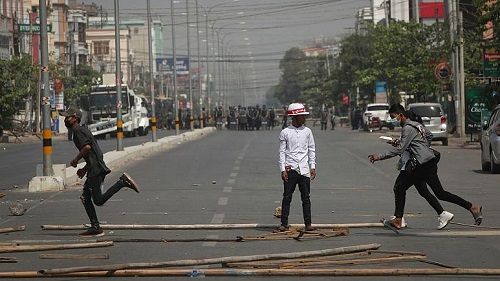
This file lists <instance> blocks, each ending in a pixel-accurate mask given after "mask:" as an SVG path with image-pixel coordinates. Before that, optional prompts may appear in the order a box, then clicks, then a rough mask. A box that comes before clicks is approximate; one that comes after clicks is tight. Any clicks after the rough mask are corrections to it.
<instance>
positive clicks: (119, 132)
mask: <svg viewBox="0 0 500 281" xmlns="http://www.w3.org/2000/svg"><path fill="white" fill-rule="evenodd" d="M119 3H120V2H119V0H115V55H116V73H115V80H116V151H123V117H122V77H121V76H122V70H121V63H122V61H121V48H120V4H119Z"/></svg>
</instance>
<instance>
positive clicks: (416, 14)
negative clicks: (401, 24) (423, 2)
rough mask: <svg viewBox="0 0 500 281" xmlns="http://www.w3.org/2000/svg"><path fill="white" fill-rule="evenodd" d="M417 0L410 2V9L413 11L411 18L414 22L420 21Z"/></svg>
mask: <svg viewBox="0 0 500 281" xmlns="http://www.w3.org/2000/svg"><path fill="white" fill-rule="evenodd" d="M419 3H420V1H419V0H413V2H412V11H413V20H414V21H415V22H416V23H419V22H420V7H419Z"/></svg>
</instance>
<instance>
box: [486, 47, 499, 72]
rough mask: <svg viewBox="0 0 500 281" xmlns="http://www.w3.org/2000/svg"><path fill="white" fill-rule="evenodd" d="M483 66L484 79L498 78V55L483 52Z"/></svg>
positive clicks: (496, 53)
mask: <svg viewBox="0 0 500 281" xmlns="http://www.w3.org/2000/svg"><path fill="white" fill-rule="evenodd" d="M483 66H484V76H485V77H500V53H499V52H491V53H489V52H485V53H484V58H483Z"/></svg>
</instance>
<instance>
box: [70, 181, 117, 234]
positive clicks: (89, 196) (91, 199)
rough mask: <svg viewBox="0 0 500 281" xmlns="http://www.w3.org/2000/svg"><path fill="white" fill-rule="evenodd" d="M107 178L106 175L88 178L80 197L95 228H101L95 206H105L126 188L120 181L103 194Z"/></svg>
mask: <svg viewBox="0 0 500 281" xmlns="http://www.w3.org/2000/svg"><path fill="white" fill-rule="evenodd" d="M105 177H106V176H104V175H100V176H95V177H89V178H87V180H86V181H85V184H84V186H83V194H82V196H81V197H80V199H81V200H82V203H83V206H84V207H85V212H87V216H88V217H89V219H90V224H91V225H92V226H93V227H99V220H98V219H97V213H96V211H95V207H94V204H96V205H97V206H102V205H104V203H106V201H108V200H109V198H111V197H112V196H113V195H114V194H115V193H117V192H118V191H119V190H120V189H122V187H124V186H125V185H124V183H123V181H122V180H118V181H117V182H116V183H115V184H114V185H112V186H111V187H110V188H109V189H108V190H106V192H105V193H102V190H101V185H102V182H103V181H104V178H105Z"/></svg>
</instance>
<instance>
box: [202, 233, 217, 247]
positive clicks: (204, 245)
mask: <svg viewBox="0 0 500 281" xmlns="http://www.w3.org/2000/svg"><path fill="white" fill-rule="evenodd" d="M207 238H209V239H217V238H219V235H207ZM216 244H217V242H203V243H202V244H201V246H202V247H215V245H216Z"/></svg>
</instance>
